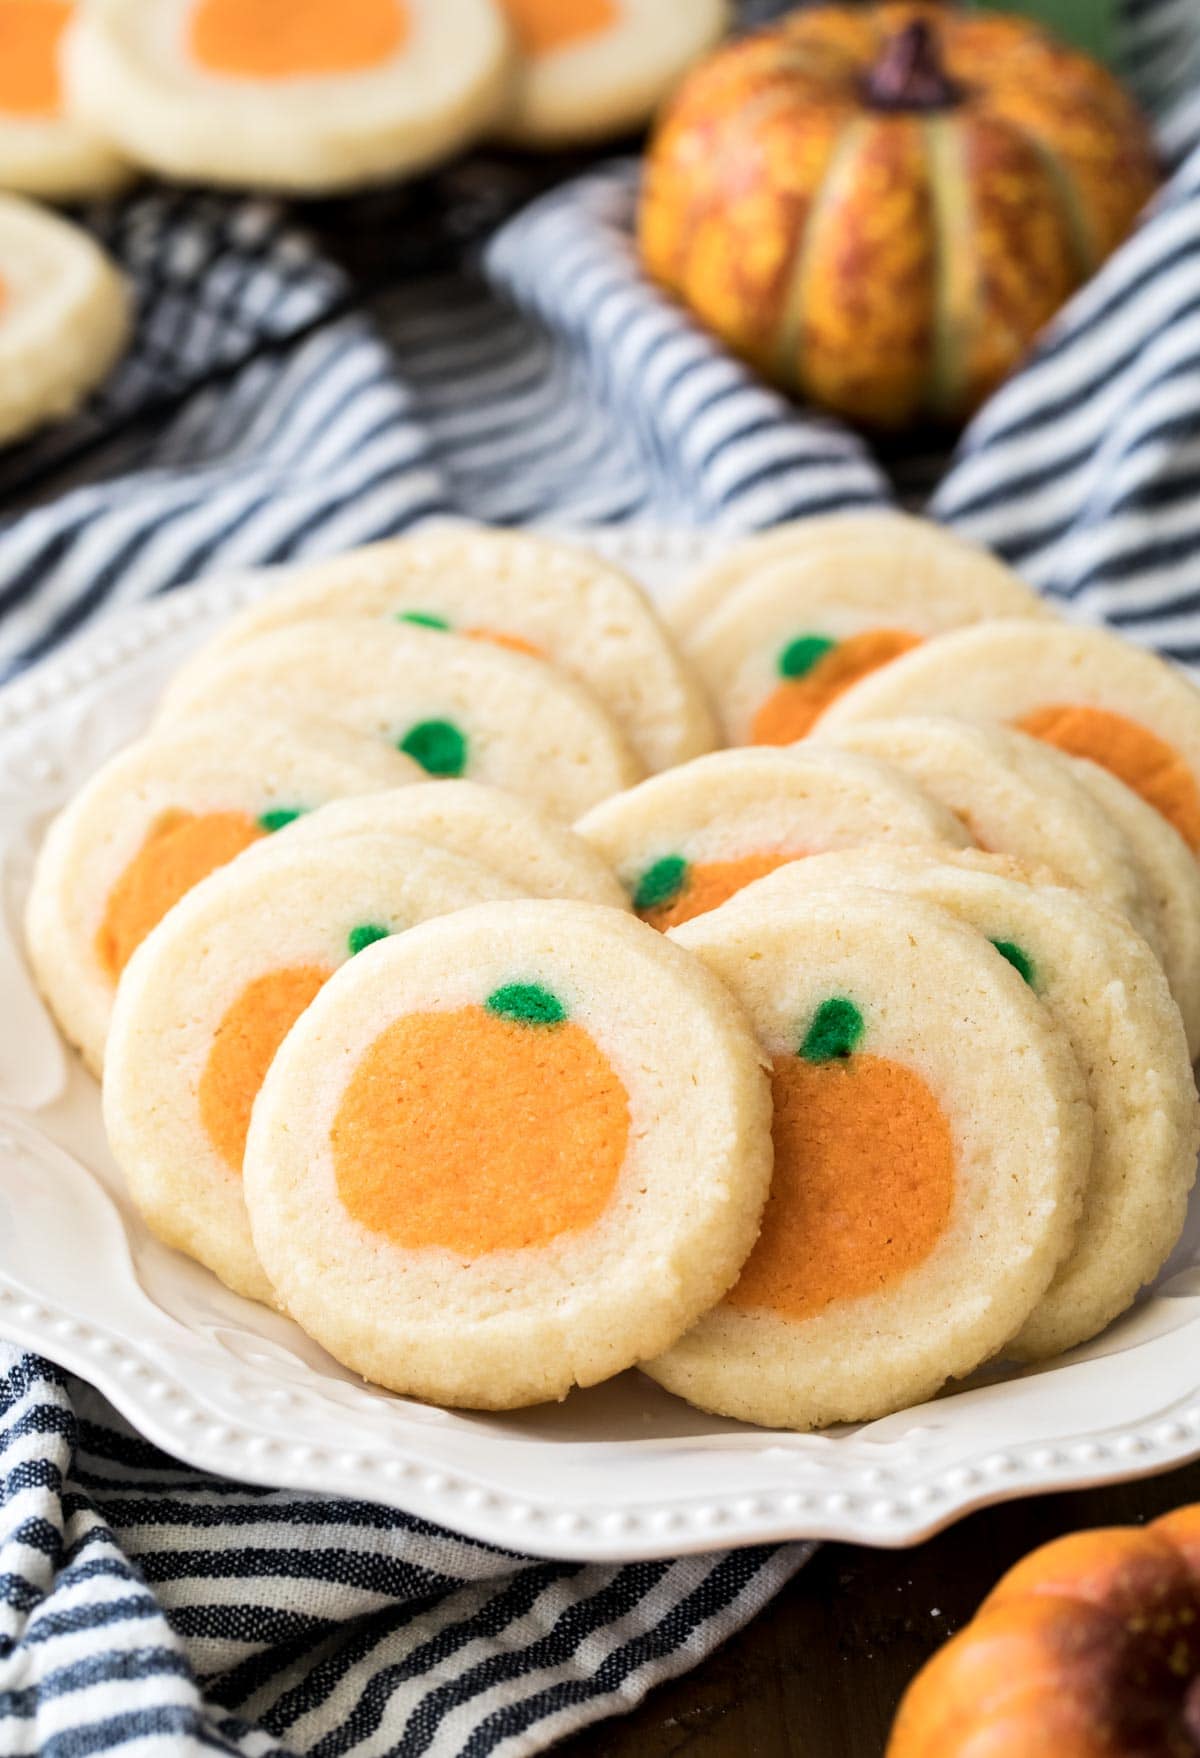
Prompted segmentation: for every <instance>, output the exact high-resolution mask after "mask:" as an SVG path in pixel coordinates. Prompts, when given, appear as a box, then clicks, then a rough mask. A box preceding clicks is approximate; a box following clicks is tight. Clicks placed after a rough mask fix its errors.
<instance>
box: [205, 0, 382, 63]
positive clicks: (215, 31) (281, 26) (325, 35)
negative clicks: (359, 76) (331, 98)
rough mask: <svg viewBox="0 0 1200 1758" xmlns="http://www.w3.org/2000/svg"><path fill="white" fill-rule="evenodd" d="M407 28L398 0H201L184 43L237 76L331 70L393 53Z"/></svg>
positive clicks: (371, 60)
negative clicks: (186, 42) (186, 41)
mask: <svg viewBox="0 0 1200 1758" xmlns="http://www.w3.org/2000/svg"><path fill="white" fill-rule="evenodd" d="M408 28H409V26H408V15H407V13H406V11H405V8H404V6H403V4H402V3H401V0H199V4H198V5H197V6H196V7H195V9H194V11H193V12H192V15H191V22H190V28H189V32H188V47H189V50H190V52H191V54H192V56H193V58H194V59H195V60H196V61H198V62H199V63H200V65H201V66H202V67H205V68H207V69H208V71H209V72H210V73H219V74H226V75H228V76H230V77H232V78H235V79H297V78H305V77H308V78H312V77H315V76H322V75H324V76H326V77H329V76H334V75H338V74H350V73H362V72H365V71H366V70H367V69H369V68H372V67H379V66H380V65H382V64H383V63H384V62H386V61H389V60H391V58H392V57H393V56H394V55H397V54H398V53H399V52H400V50H401V49H402V48H403V46H404V44H405V41H406V40H407V37H408Z"/></svg>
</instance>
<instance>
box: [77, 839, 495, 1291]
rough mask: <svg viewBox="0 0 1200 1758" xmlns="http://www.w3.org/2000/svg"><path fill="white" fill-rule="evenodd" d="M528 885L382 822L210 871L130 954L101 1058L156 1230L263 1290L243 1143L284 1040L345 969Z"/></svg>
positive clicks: (244, 1286)
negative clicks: (388, 943)
mask: <svg viewBox="0 0 1200 1758" xmlns="http://www.w3.org/2000/svg"><path fill="white" fill-rule="evenodd" d="M516 895H518V893H517V889H516V887H515V886H513V885H511V884H510V883H509V882H508V880H506V879H503V878H501V877H500V875H499V874H497V873H493V872H492V871H490V869H488V868H487V867H484V866H482V865H480V863H479V862H478V861H468V860H465V859H464V858H463V857H462V856H461V855H452V854H450V853H448V852H447V851H446V850H445V849H439V848H433V847H431V846H430V845H429V844H428V843H423V842H420V841H418V840H417V839H416V838H415V837H405V836H391V835H386V834H383V833H378V834H374V835H372V834H363V835H360V836H351V835H346V836H339V837H330V838H329V839H328V840H324V841H317V840H313V841H310V842H307V843H302V844H299V845H294V844H290V843H286V842H285V841H284V839H283V838H282V837H281V838H279V839H278V840H277V841H274V840H273V841H272V842H271V843H269V844H266V845H264V846H263V847H261V848H258V849H254V850H252V851H250V852H249V853H247V854H246V855H244V856H243V857H242V858H241V859H240V860H238V861H235V862H233V863H232V864H231V865H229V866H227V867H223V868H222V869H221V870H220V871H219V872H216V873H212V874H210V875H209V877H208V878H207V879H205V880H203V881H202V882H201V883H200V884H199V885H197V886H195V887H194V889H193V890H192V891H190V892H189V893H188V895H187V896H186V897H185V898H184V899H183V900H182V901H181V902H180V903H178V904H176V906H175V907H174V909H172V910H171V911H170V913H169V914H168V915H166V916H165V917H164V918H163V920H162V921H161V922H160V923H159V925H158V927H157V928H155V929H154V931H153V932H152V933H151V934H150V935H148V936H147V938H146V939H145V940H144V941H143V943H142V945H141V946H140V947H139V948H138V950H137V951H136V952H135V953H134V955H133V957H132V958H131V959H130V961H129V964H128V966H127V968H126V971H125V974H124V976H123V977H122V979H121V986H120V990H119V992H118V995H117V1000H116V1005H115V1007H114V1009H113V1018H112V1027H111V1031H110V1034H109V1047H108V1056H107V1059H106V1062H105V1068H104V1122H105V1127H106V1129H107V1131H108V1139H109V1146H110V1147H111V1148H112V1152H113V1156H114V1158H115V1159H116V1161H117V1164H118V1165H119V1166H120V1168H121V1171H122V1172H123V1173H124V1176H125V1179H126V1182H127V1184H128V1186H129V1191H130V1194H131V1195H132V1197H133V1199H134V1201H135V1202H136V1204H137V1205H138V1208H139V1209H140V1210H141V1212H142V1214H143V1216H144V1217H145V1219H146V1221H147V1223H148V1224H149V1226H150V1228H151V1231H152V1232H154V1233H156V1234H157V1235H158V1237H159V1238H160V1239H162V1240H164V1241H165V1242H166V1243H167V1244H168V1245H173V1246H175V1247H177V1248H178V1249H179V1250H180V1251H185V1252H187V1253H188V1255H189V1256H191V1257H194V1258H197V1259H198V1260H199V1262H200V1263H202V1264H207V1265H208V1267H209V1269H211V1270H213V1271H215V1273H216V1274H217V1275H218V1276H219V1277H220V1278H221V1280H222V1281H223V1282H224V1283H225V1284H226V1285H227V1286H228V1287H230V1288H232V1289H234V1291H235V1292H236V1293H238V1294H248V1295H250V1296H251V1297H253V1298H254V1299H256V1300H269V1299H270V1298H271V1287H270V1283H269V1281H268V1279H267V1277H266V1276H265V1275H264V1274H263V1270H262V1266H261V1265H260V1263H259V1261H258V1258H257V1256H256V1254H255V1251H254V1247H253V1244H252V1243H251V1239H250V1229H249V1224H248V1222H247V1219H246V1210H245V1204H244V1201H243V1198H242V1177H241V1173H242V1154H243V1149H244V1147H245V1141H246V1131H247V1128H248V1127H249V1123H250V1113H251V1110H252V1107H253V1105H254V1102H255V1098H256V1096H257V1094H258V1089H259V1087H260V1086H261V1084H262V1080H263V1076H264V1075H265V1074H266V1072H267V1069H268V1067H269V1066H270V1063H271V1058H272V1057H273V1056H274V1054H275V1052H276V1050H277V1049H278V1048H279V1045H280V1044H281V1043H282V1041H283V1039H284V1037H285V1036H286V1034H287V1032H288V1030H289V1029H290V1027H291V1026H292V1025H293V1023H294V1022H295V1021H296V1019H298V1018H299V1016H300V1014H301V1013H302V1012H303V1011H304V1009H305V1008H306V1007H307V1006H308V1004H309V1003H310V1002H311V1001H312V999H313V997H314V996H315V995H316V994H317V992H318V990H319V989H320V988H321V986H322V984H323V983H324V982H325V981H326V980H327V978H329V977H330V976H331V975H332V974H333V972H334V971H335V970H336V969H337V967H338V966H339V965H341V964H344V963H345V962H346V960H347V959H349V958H352V957H354V956H356V955H357V954H358V953H359V952H361V951H363V950H365V948H366V947H368V946H370V945H372V944H373V943H374V942H375V941H377V940H380V939H383V938H386V937H387V936H388V935H391V934H402V933H403V932H404V931H405V930H406V929H408V928H411V927H412V926H413V925H414V924H415V923H417V922H422V921H425V920H427V919H428V918H429V917H431V916H437V915H442V914H445V913H447V912H448V911H451V910H456V909H463V908H465V907H466V906H468V905H470V904H476V903H483V902H488V901H490V900H492V899H494V898H508V897H513V896H516Z"/></svg>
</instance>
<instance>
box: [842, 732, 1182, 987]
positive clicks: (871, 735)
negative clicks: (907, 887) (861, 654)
mask: <svg viewBox="0 0 1200 1758" xmlns="http://www.w3.org/2000/svg"><path fill="white" fill-rule="evenodd" d="M826 724H827V723H826V722H824V721H823V722H822V723H821V726H820V727H818V729H817V732H816V734H815V740H816V742H817V743H819V744H821V745H824V744H826V743H828V744H829V745H830V746H834V747H836V748H837V749H838V750H842V751H853V752H855V753H856V754H858V755H859V756H864V757H872V758H874V759H875V760H876V761H878V762H883V763H893V764H895V766H896V768H897V769H901V770H903V771H904V773H905V774H906V775H908V776H909V777H911V779H912V780H913V781H914V782H916V784H917V785H918V786H919V787H921V788H924V790H925V791H926V793H928V794H930V795H931V796H932V797H933V798H934V799H935V800H940V802H941V803H942V805H943V806H945V807H946V808H947V809H948V810H949V811H951V812H953V813H954V814H955V816H956V817H958V818H961V820H962V822H963V823H964V824H965V825H966V827H967V829H968V830H969V831H970V833H971V836H972V838H973V840H974V841H975V842H976V843H978V845H979V847H980V848H983V849H988V850H990V851H991V852H992V853H993V854H1001V855H1011V856H1012V857H1013V858H1014V859H1016V860H1018V861H1021V862H1023V863H1024V864H1025V865H1026V866H1030V867H1039V866H1040V867H1043V868H1048V869H1049V870H1050V871H1051V872H1052V873H1053V874H1054V875H1055V876H1056V877H1057V878H1058V879H1059V880H1060V881H1061V882H1062V883H1063V884H1064V885H1075V886H1078V887H1080V888H1081V889H1082V890H1084V891H1087V892H1088V893H1089V894H1090V895H1091V896H1093V897H1096V898H1099V899H1100V901H1101V902H1102V903H1107V904H1109V905H1111V907H1112V908H1113V909H1115V910H1119V911H1120V912H1121V914H1122V915H1124V916H1127V917H1128V919H1129V920H1130V921H1131V922H1132V923H1133V925H1134V927H1135V928H1136V929H1137V930H1138V932H1139V933H1140V934H1142V935H1143V936H1144V937H1145V938H1146V939H1147V940H1148V941H1150V943H1151V945H1152V946H1153V948H1154V951H1155V952H1156V953H1158V954H1160V955H1161V953H1162V951H1163V945H1162V934H1161V928H1160V918H1159V916H1158V913H1157V911H1156V909H1155V906H1154V903H1153V899H1152V897H1151V894H1150V889H1149V881H1148V880H1147V879H1146V878H1144V877H1143V873H1142V869H1141V868H1140V866H1139V864H1138V860H1137V855H1136V852H1135V850H1134V848H1133V845H1132V844H1131V843H1130V842H1129V840H1128V838H1127V837H1126V836H1125V834H1124V833H1123V831H1122V830H1121V828H1120V826H1119V825H1118V824H1117V823H1115V821H1114V820H1113V819H1112V818H1111V817H1110V816H1109V814H1108V813H1107V812H1106V811H1105V810H1104V808H1103V807H1102V806H1101V805H1099V804H1098V802H1097V801H1096V799H1095V796H1094V795H1093V794H1091V793H1090V792H1089V791H1088V789H1087V788H1086V787H1084V786H1083V784H1082V783H1081V782H1080V781H1079V780H1078V779H1077V778H1076V776H1075V775H1074V774H1073V772H1072V770H1071V767H1070V765H1069V764H1067V763H1065V762H1064V761H1063V760H1062V758H1061V757H1060V756H1059V755H1058V753H1057V752H1053V751H1048V750H1046V749H1045V748H1044V747H1042V746H1040V745H1039V744H1038V743H1037V741H1036V739H1031V738H1027V737H1025V736H1024V735H1023V734H1021V733H1017V732H1013V731H1011V730H1010V729H1008V728H1006V727H1002V726H990V725H988V724H987V723H986V722H976V721H970V720H959V719H956V718H955V717H954V716H953V715H949V714H928V715H924V714H922V715H912V716H909V717H906V718H904V719H898V720H871V721H864V722H863V723H862V724H861V725H855V724H851V725H848V726H844V727H842V726H838V727H831V728H830V730H829V731H828V732H827V731H826V730H825V729H826Z"/></svg>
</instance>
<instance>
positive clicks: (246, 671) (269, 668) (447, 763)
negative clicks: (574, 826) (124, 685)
mask: <svg viewBox="0 0 1200 1758" xmlns="http://www.w3.org/2000/svg"><path fill="white" fill-rule="evenodd" d="M298 695H299V696H300V697H301V698H302V699H303V701H304V704H305V707H306V708H308V709H309V710H310V711H311V712H312V713H314V714H320V715H322V716H325V717H326V718H328V719H331V720H337V721H339V722H341V724H342V725H344V726H348V727H350V728H351V729H352V730H353V731H355V732H359V733H369V734H370V735H371V736H372V737H374V738H377V739H380V740H381V741H383V742H384V743H386V744H388V745H390V746H392V747H393V748H394V749H399V750H401V751H403V752H404V753H405V755H406V756H409V757H412V758H414V759H415V761H416V762H417V763H419V764H420V765H421V767H422V769H424V770H425V771H426V773H427V774H428V775H432V776H437V777H442V778H445V777H450V776H465V777H466V778H467V779H468V780H469V781H483V782H488V783H490V784H491V785H492V786H494V787H503V788H507V789H508V790H509V791H510V792H511V793H517V794H527V795H529V797H530V798H532V799H535V800H540V801H541V803H542V804H543V805H544V806H546V807H547V808H548V809H549V810H550V811H552V812H554V813H556V814H557V816H559V817H560V818H564V819H566V820H567V821H568V822H569V821H570V820H571V819H573V818H575V817H578V815H579V813H580V812H585V811H586V810H587V809H588V807H589V806H594V805H596V804H597V802H598V801H600V800H603V799H607V797H608V795H609V794H612V793H616V792H618V791H619V790H620V789H621V788H623V787H628V786H629V785H630V783H631V782H634V781H636V780H638V778H639V777H640V776H641V774H642V768H641V765H640V764H639V763H638V761H637V758H636V757H635V756H634V754H633V752H632V751H631V750H630V749H629V746H628V745H627V744H626V742H625V740H624V738H623V737H622V736H621V733H620V730H619V729H618V727H617V726H616V725H615V723H614V722H613V721H612V720H611V719H610V718H609V716H608V715H607V714H606V713H605V711H604V709H603V708H601V706H600V704H599V703H598V702H597V701H596V699H595V697H594V696H592V695H591V694H590V693H589V692H588V691H587V690H585V689H584V688H583V686H582V685H581V684H577V683H575V682H574V681H573V680H572V679H571V678H569V677H567V676H565V674H564V673H562V672H560V671H557V670H556V669H555V668H554V667H553V666H551V665H547V664H546V663H545V662H544V661H543V660H540V659H530V658H528V657H527V656H526V655H525V654H523V653H509V652H506V651H505V650H504V649H503V648H500V647H496V646H494V645H493V644H492V643H491V642H489V641H471V640H468V639H467V638H466V637H465V636H462V635H451V634H446V633H444V632H442V631H441V630H435V629H422V628H419V627H417V626H416V625H415V624H412V623H392V622H376V621H373V620H371V619H370V618H367V617H328V618H325V619H322V620H312V621H308V622H302V623H291V624H289V625H288V626H287V627H286V628H281V629H268V630H267V631H266V632H265V633H264V634H262V635H257V636H255V638H254V639H253V640H252V641H246V642H245V643H243V644H242V645H241V646H239V647H235V648H233V649H231V650H230V652H228V653H227V654H225V655H224V656H223V657H222V658H221V659H220V660H219V661H218V662H216V663H214V664H213V665H212V666H211V667H210V668H208V669H206V670H205V671H204V672H203V673H202V674H200V675H196V676H193V677H192V678H190V679H189V678H181V679H179V680H178V681H177V683H176V684H175V685H174V686H173V687H169V688H168V690H167V693H166V695H165V697H164V699H163V702H162V706H161V710H160V720H161V721H162V722H163V723H165V724H170V723H172V722H174V721H176V720H178V719H179V718H180V717H181V716H184V715H192V714H196V713H201V712H203V713H220V712H221V711H222V710H223V709H224V708H226V707H231V708H232V707H238V708H241V709H242V710H243V711H246V710H249V709H250V708H252V707H253V708H258V707H262V708H263V709H265V710H266V711H268V712H269V711H270V710H271V709H272V707H274V706H276V705H286V704H287V703H289V702H294V701H295V700H296V698H297V696H298Z"/></svg>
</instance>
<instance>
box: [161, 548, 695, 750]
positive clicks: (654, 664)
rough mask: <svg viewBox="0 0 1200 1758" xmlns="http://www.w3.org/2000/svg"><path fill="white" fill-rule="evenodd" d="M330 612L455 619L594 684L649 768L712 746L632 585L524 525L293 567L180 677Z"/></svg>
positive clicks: (690, 685)
mask: <svg viewBox="0 0 1200 1758" xmlns="http://www.w3.org/2000/svg"><path fill="white" fill-rule="evenodd" d="M326 616H369V617H388V618H391V619H393V620H396V621H399V622H402V623H405V622H407V623H414V624H416V625H417V626H421V625H426V626H429V627H432V628H443V629H451V630H454V631H456V632H457V633H458V634H461V635H470V636H472V637H474V638H475V639H478V640H484V641H490V642H494V643H495V644H497V645H498V646H501V647H509V648H511V649H513V650H514V651H516V652H524V653H530V654H533V655H534V656H535V657H537V658H540V659H545V660H549V661H550V662H551V663H553V664H554V665H557V666H559V667H560V668H561V669H562V670H563V671H565V672H568V673H570V675H571V676H572V677H573V678H574V679H575V680H576V681H577V682H578V683H581V684H585V685H586V686H587V687H588V689H589V690H591V692H592V694H593V695H594V696H596V697H597V698H598V700H599V701H600V702H601V704H602V705H603V706H604V707H605V708H607V709H608V712H609V713H610V714H611V715H612V718H613V719H614V720H615V721H616V723H617V725H618V726H619V727H620V729H621V731H622V732H623V733H624V734H625V736H626V738H627V739H628V741H629V743H630V744H631V745H632V746H633V749H634V751H635V752H636V753H637V754H638V756H639V757H640V758H641V760H642V762H643V763H644V765H645V767H646V768H647V769H649V770H654V769H669V768H670V767H671V765H672V764H673V763H683V762H685V761H686V760H687V759H688V758H689V757H698V756H700V754H701V753H702V752H704V751H711V750H712V748H713V746H714V745H715V744H716V743H717V728H716V723H715V721H714V719H713V716H712V711H711V709H710V708H709V706H708V702H707V700H706V698H705V695H704V692H703V690H702V689H701V686H700V684H699V681H698V680H697V678H696V677H695V675H694V673H693V672H692V668H691V667H690V665H688V663H687V662H686V661H685V660H684V659H683V658H682V657H681V656H680V654H679V653H678V652H677V651H676V648H675V645H674V642H673V641H672V639H671V637H670V636H669V635H668V634H667V632H666V630H665V629H664V628H663V626H662V624H661V623H660V622H659V620H658V617H657V615H656V614H655V612H654V610H653V608H652V607H651V605H650V604H649V602H648V601H647V599H646V597H645V594H644V593H643V592H642V589H641V587H640V586H638V585H637V584H636V582H635V581H633V580H631V579H630V578H629V576H628V575H626V574H622V573H621V572H620V570H619V569H617V568H614V567H611V566H609V564H608V563H607V562H603V561H601V560H600V559H599V557H597V556H592V555H589V554H587V552H586V551H584V550H577V549H571V548H569V547H568V546H567V545H566V544H562V543H550V542H548V541H547V540H546V539H545V538H541V537H532V536H530V535H528V534H527V533H525V532H520V531H483V530H479V531H475V530H469V529H459V528H455V529H453V530H443V531H430V532H423V533H420V534H418V535H416V536H414V537H401V538H397V539H396V540H395V541H394V542H390V543H377V544H373V545H371V546H370V547H369V548H367V549H359V550H352V551H351V552H350V553H349V554H348V555H341V556H336V557H335V558H334V559H333V560H332V561H325V562H314V563H312V564H311V565H310V566H308V567H303V568H297V569H294V570H292V571H291V572H290V574H289V577H288V580H287V582H286V584H285V585H282V586H279V587H277V588H276V590H275V591H274V592H272V593H271V594H270V595H269V596H268V597H267V598H264V599H262V600H260V601H259V603H257V604H252V605H250V606H249V607H248V609H246V610H244V611H242V613H241V614H240V615H239V616H236V617H234V619H233V620H232V622H230V623H229V624H227V626H226V627H225V628H224V629H223V630H222V631H221V632H220V634H219V635H218V636H217V637H216V639H215V640H214V641H211V642H210V643H209V644H208V646H207V647H205V648H203V649H202V650H201V652H200V653H199V654H197V656H196V658H195V660H194V661H193V662H192V663H191V664H190V665H188V666H185V667H184V670H183V671H182V672H181V673H180V674H179V679H180V686H179V687H180V688H185V689H186V688H190V687H191V686H192V684H193V683H194V681H195V680H196V679H197V678H199V677H200V676H202V675H203V673H204V672H205V671H206V670H207V669H208V668H209V667H210V666H211V665H212V664H213V663H214V662H216V663H220V662H221V660H223V658H224V657H225V655H226V654H227V653H228V652H229V651H230V650H231V649H232V648H234V647H236V646H239V645H240V644H241V643H243V642H244V641H246V640H247V639H249V638H250V637H252V636H255V635H260V634H262V633H263V632H264V631H265V630H267V629H273V628H278V627H280V626H281V625H283V624H286V623H294V622H299V621H302V620H304V619H306V618H312V617H326Z"/></svg>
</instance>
